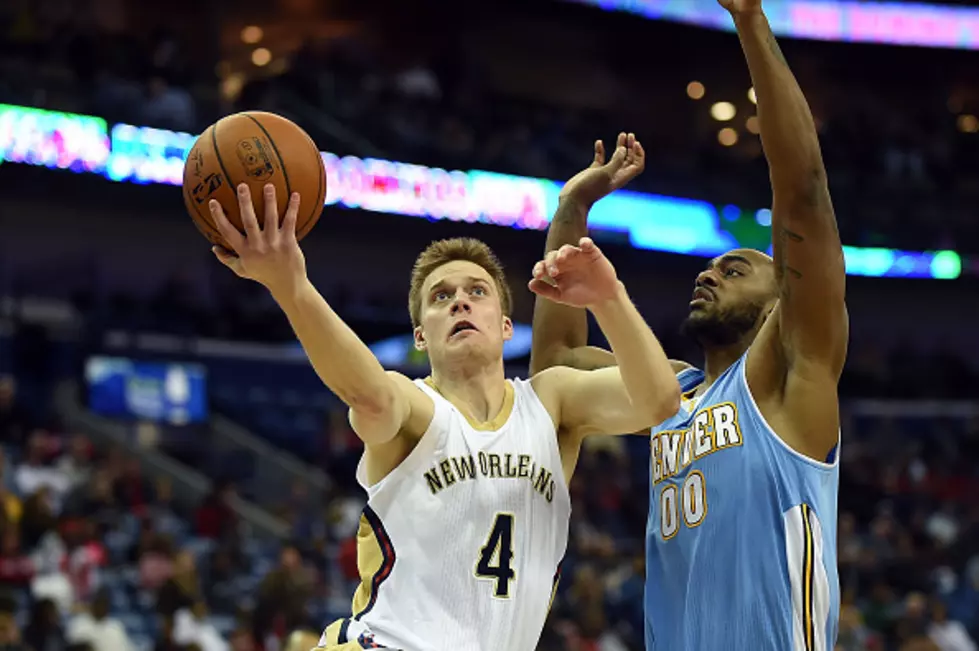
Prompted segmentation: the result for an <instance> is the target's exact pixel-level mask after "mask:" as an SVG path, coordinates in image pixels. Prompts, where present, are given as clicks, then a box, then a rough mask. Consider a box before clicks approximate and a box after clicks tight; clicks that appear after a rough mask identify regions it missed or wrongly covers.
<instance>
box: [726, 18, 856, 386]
mask: <svg viewBox="0 0 979 651" xmlns="http://www.w3.org/2000/svg"><path fill="white" fill-rule="evenodd" d="M719 2H720V4H721V5H722V6H724V7H725V8H726V9H728V10H729V11H730V12H731V14H732V16H733V17H734V24H735V26H736V27H737V32H738V36H739V38H740V40H741V47H742V49H743V50H744V54H745V58H746V59H747V61H748V69H749V70H750V72H751V80H752V83H753V84H754V88H755V94H756V95H757V98H758V121H759V123H760V130H761V141H762V146H763V147H764V150H765V156H766V158H767V159H768V165H769V170H770V176H771V181H772V192H773V201H772V244H773V247H772V248H773V252H774V257H775V273H776V278H777V281H778V284H779V296H780V300H779V304H778V308H777V309H778V326H779V327H778V333H779V340H780V343H781V346H782V350H783V352H784V359H785V361H786V363H787V365H788V367H789V370H790V371H791V370H795V371H798V372H801V373H803V374H806V375H820V376H825V377H828V378H831V379H832V381H833V382H836V381H838V380H839V377H840V374H841V373H842V370H843V363H844V359H845V357H846V345H847V337H848V322H847V314H846V306H845V303H844V299H845V284H846V275H845V273H846V272H845V268H844V261H843V248H842V246H841V244H840V235H839V231H838V230H837V226H836V217H835V215H834V214H833V204H832V202H831V201H830V196H829V187H828V185H827V180H826V170H825V168H824V167H823V160H822V154H821V153H820V150H819V140H818V137H817V135H816V127H815V124H814V122H813V118H812V113H811V112H810V110H809V105H808V103H807V102H806V98H805V96H803V94H802V90H801V89H800V88H799V84H798V83H797V82H796V80H795V77H794V76H793V74H792V71H791V70H789V66H788V64H787V63H786V61H785V57H784V56H783V55H782V51H781V49H780V48H779V46H778V43H777V42H776V41H775V36H774V35H773V34H772V30H771V28H770V27H769V24H768V19H767V18H766V17H765V15H764V13H762V8H761V0H719Z"/></svg>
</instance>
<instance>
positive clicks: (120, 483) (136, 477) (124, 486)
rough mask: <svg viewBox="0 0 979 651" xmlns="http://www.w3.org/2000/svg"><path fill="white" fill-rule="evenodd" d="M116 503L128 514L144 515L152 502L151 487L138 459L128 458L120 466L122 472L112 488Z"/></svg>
mask: <svg viewBox="0 0 979 651" xmlns="http://www.w3.org/2000/svg"><path fill="white" fill-rule="evenodd" d="M112 489H113V493H114V495H115V498H116V503H118V504H119V505H120V506H121V507H122V508H123V509H125V510H126V511H128V512H129V513H133V514H135V515H138V516H142V515H145V514H146V513H147V510H148V509H149V506H150V504H151V503H152V502H153V498H154V495H153V487H152V485H151V484H150V482H149V481H147V480H146V477H144V476H143V469H142V466H141V465H140V462H139V459H137V458H136V457H130V458H129V459H127V460H126V461H125V462H123V464H122V471H121V472H120V473H119V476H118V477H116V480H115V483H114V485H113V487H112Z"/></svg>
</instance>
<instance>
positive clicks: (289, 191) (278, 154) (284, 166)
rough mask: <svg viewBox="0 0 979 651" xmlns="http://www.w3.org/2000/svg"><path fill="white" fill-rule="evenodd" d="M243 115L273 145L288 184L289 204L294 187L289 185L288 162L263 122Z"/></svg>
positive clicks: (287, 195) (283, 176) (245, 114)
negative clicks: (283, 158) (283, 157)
mask: <svg viewBox="0 0 979 651" xmlns="http://www.w3.org/2000/svg"><path fill="white" fill-rule="evenodd" d="M243 115H244V116H245V117H247V118H248V119H249V120H251V121H252V122H254V123H255V126H257V127H258V128H259V129H261V130H262V133H264V134H265V137H266V138H268V139H269V144H270V145H272V151H274V152H275V157H276V158H278V159H279V169H281V170H282V178H283V179H285V182H286V197H287V199H286V201H287V202H288V200H289V199H288V197H291V196H292V185H291V184H290V183H289V172H287V171H286V162H285V161H284V160H282V154H280V153H279V148H278V147H276V146H275V140H273V139H272V135H271V134H270V133H269V132H268V130H267V129H266V128H265V127H263V126H262V123H261V122H259V121H258V120H256V119H255V117H254V116H252V115H248V114H247V113H243Z"/></svg>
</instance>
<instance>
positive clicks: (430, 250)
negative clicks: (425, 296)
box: [408, 237, 512, 327]
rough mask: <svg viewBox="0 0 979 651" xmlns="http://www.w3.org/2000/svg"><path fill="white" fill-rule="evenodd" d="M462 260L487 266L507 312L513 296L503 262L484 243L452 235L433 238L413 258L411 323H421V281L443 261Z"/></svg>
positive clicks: (506, 313)
mask: <svg viewBox="0 0 979 651" xmlns="http://www.w3.org/2000/svg"><path fill="white" fill-rule="evenodd" d="M457 260H463V261H465V262H472V263H473V264H476V265H479V266H480V267H482V268H483V269H485V270H486V273H488V274H489V275H490V277H491V278H492V279H493V282H494V283H495V284H496V290H497V291H498V292H499V294H500V307H501V309H502V310H503V315H504V316H510V308H511V305H512V297H511V296H510V286H509V285H507V282H506V274H505V273H504V272H503V265H502V264H501V263H500V260H499V258H497V257H496V254H495V253H493V250H492V249H491V248H489V247H488V246H486V244H485V243H483V242H481V241H479V240H477V239H474V238H472V237H454V238H452V239H449V240H438V241H437V242H432V243H431V244H429V245H428V247H427V248H426V249H425V250H424V251H422V252H421V253H420V254H419V255H418V257H417V258H416V259H415V266H414V267H413V268H412V270H411V288H410V289H409V290H408V313H409V314H411V325H412V326H413V327H417V326H418V325H419V324H420V323H421V312H422V296H421V292H422V285H424V284H425V280H426V279H427V278H428V277H429V276H430V275H431V273H432V272H433V271H435V270H436V269H438V268H439V267H441V266H442V265H444V264H448V263H449V262H455V261H457Z"/></svg>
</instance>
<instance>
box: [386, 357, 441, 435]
mask: <svg viewBox="0 0 979 651" xmlns="http://www.w3.org/2000/svg"><path fill="white" fill-rule="evenodd" d="M387 374H388V377H390V378H391V379H392V380H394V383H395V385H396V386H397V387H398V389H399V391H400V392H401V395H402V396H404V399H405V401H406V402H407V407H408V410H409V414H408V418H407V420H406V421H405V424H404V427H403V428H402V431H401V432H400V433H399V436H407V437H408V438H415V439H418V438H421V436H422V435H423V434H424V433H425V432H426V431H427V430H428V426H429V425H430V424H431V423H432V418H434V417H435V402H434V401H433V400H432V398H431V396H429V395H428V394H427V393H425V391H424V390H423V389H422V388H421V387H420V386H418V385H417V384H415V383H414V381H412V380H411V379H410V378H408V377H407V376H405V375H402V374H401V373H398V372H397V371H387Z"/></svg>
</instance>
